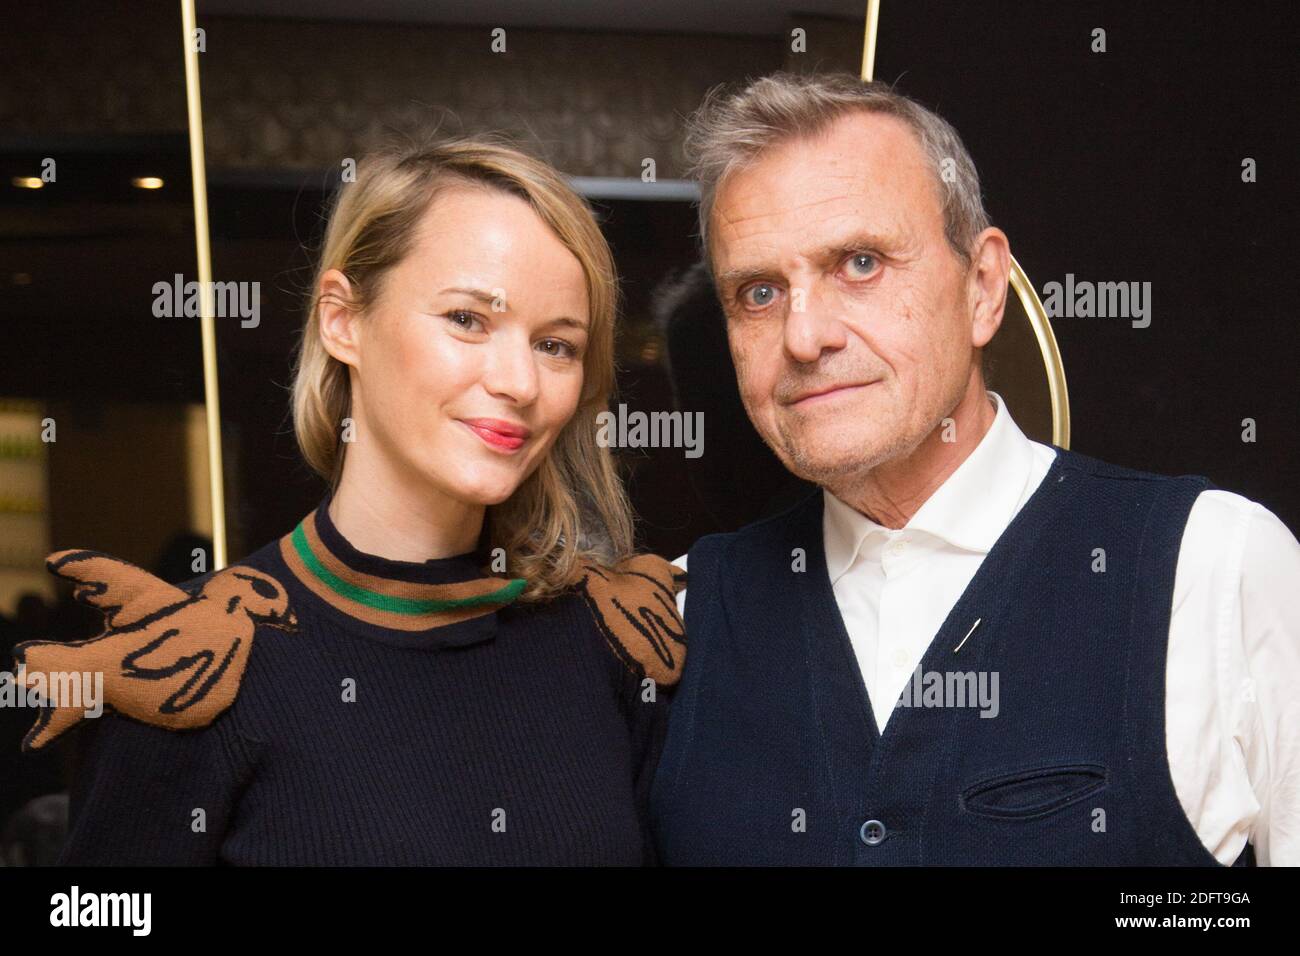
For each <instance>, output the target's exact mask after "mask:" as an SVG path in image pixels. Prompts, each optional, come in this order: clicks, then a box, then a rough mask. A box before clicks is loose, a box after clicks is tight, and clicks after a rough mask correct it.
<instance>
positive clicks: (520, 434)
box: [460, 418, 532, 451]
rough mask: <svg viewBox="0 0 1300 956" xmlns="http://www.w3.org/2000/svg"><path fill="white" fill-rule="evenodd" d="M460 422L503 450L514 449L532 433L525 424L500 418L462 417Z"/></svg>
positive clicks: (493, 445)
mask: <svg viewBox="0 0 1300 956" xmlns="http://www.w3.org/2000/svg"><path fill="white" fill-rule="evenodd" d="M460 422H461V423H462V424H464V425H465V426H466V427H467V428H469V430H470V431H472V432H473V433H474V434H475V435H478V437H479V438H481V439H483V441H485V442H486V443H487V444H488V445H490V446H492V447H493V448H499V449H501V450H502V451H514V450H515V449H517V448H519V447H520V446H522V445H523V443H524V442H525V441H526V440H527V439H528V436H529V435H531V434H532V432H531V430H530V429H528V428H525V427H524V426H523V425H519V424H516V423H515V422H508V421H505V420H503V419H500V418H462V419H460Z"/></svg>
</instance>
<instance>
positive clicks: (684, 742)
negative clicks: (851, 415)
mask: <svg viewBox="0 0 1300 956" xmlns="http://www.w3.org/2000/svg"><path fill="white" fill-rule="evenodd" d="M1207 487H1210V484H1209V482H1208V481H1207V480H1206V479H1204V478H1197V477H1181V478H1166V477H1162V476H1158V475H1151V474H1144V473H1141V472H1137V471H1132V470H1129V469H1124V468H1118V467H1115V466H1111V465H1107V464H1105V463H1103V462H1099V461H1097V460H1095V459H1092V458H1088V457H1086V456H1083V455H1078V454H1075V453H1072V452H1068V451H1064V450H1061V451H1059V452H1058V456H1057V459H1056V461H1055V462H1054V463H1053V465H1052V468H1051V470H1050V471H1049V472H1048V474H1047V476H1046V477H1045V478H1044V479H1043V482H1042V484H1041V485H1040V486H1039V488H1038V489H1037V490H1036V491H1035V492H1034V494H1033V495H1032V496H1031V497H1030V499H1029V500H1028V501H1027V502H1026V503H1025V505H1024V507H1023V508H1022V509H1021V510H1020V512H1019V513H1018V514H1017V515H1016V517H1015V519H1014V520H1013V521H1012V522H1011V524H1010V525H1009V527H1008V528H1007V529H1006V531H1005V532H1004V533H1003V534H1002V536H1001V537H1000V538H999V539H998V541H997V542H996V544H995V545H994V547H993V549H992V550H991V551H990V553H989V554H988V556H987V557H986V558H985V559H984V562H983V563H982V564H981V566H980V568H979V571H978V572H977V573H976V575H975V577H974V578H973V579H972V580H971V582H970V584H969V586H968V587H967V588H966V590H965V592H964V593H963V594H962V596H961V597H960V599H959V600H958V601H957V603H956V605H955V606H954V607H953V609H952V611H951V613H950V614H949V616H948V618H947V620H946V621H945V623H944V624H943V625H942V627H941V628H940V629H939V631H938V633H937V634H936V636H935V639H934V641H933V643H932V644H931V645H930V647H929V648H928V649H927V651H926V653H925V656H924V658H923V660H922V661H921V665H920V670H921V673H922V675H928V674H939V675H943V678H942V679H943V680H944V681H946V680H947V677H946V675H947V674H949V673H970V674H972V675H973V676H974V677H975V679H976V680H978V678H979V675H984V677H985V680H986V684H985V686H986V688H990V687H991V683H990V682H991V675H993V674H996V675H997V676H998V694H997V711H996V715H995V716H990V717H985V716H982V714H983V713H985V712H987V713H992V712H993V711H992V709H991V708H988V707H983V706H974V703H975V702H974V701H971V702H969V703H968V704H967V706H952V704H954V703H957V701H949V702H948V704H949V705H948V706H938V707H926V706H922V704H923V702H924V698H923V696H918V697H915V698H913V699H912V701H911V702H910V706H900V707H897V708H896V709H895V710H894V712H893V713H892V714H891V716H890V718H889V721H888V723H887V724H886V725H885V729H884V732H883V733H880V732H878V731H877V725H876V721H875V719H874V716H873V712H872V707H871V702H870V701H869V700H868V696H867V692H866V689H865V685H864V683H863V681H862V678H861V676H860V673H859V671H858V665H857V661H856V657H855V655H854V654H853V649H852V646H851V644H850V641H849V637H848V634H847V633H846V631H845V628H844V623H843V620H842V618H841V617H840V614H839V611H838V608H837V606H836V602H835V595H834V593H833V591H832V589H831V584H830V580H829V578H828V576H827V572H826V565H825V554H824V551H823V541H822V500H823V499H822V495H821V494H820V493H817V494H816V495H813V496H812V497H810V498H809V499H808V500H807V501H805V502H804V503H802V504H801V505H798V506H796V507H795V508H793V509H792V510H790V511H789V512H787V513H785V514H784V515H780V516H778V517H776V518H773V519H770V520H768V521H765V522H761V523H759V524H756V525H751V526H750V527H749V528H746V529H744V530H742V531H740V532H737V533H735V534H731V535H713V536H709V537H706V538H703V539H701V540H700V541H699V542H697V543H696V545H695V547H693V548H692V549H691V553H690V558H689V567H690V575H691V585H690V588H689V589H688V590H687V604H686V627H687V631H688V633H689V634H690V640H691V656H690V659H689V661H688V663H687V666H686V669H685V673H684V675H683V678H682V681H681V683H680V685H679V686H678V688H677V693H676V699H675V701H674V704H673V709H674V712H673V717H672V721H671V724H670V727H669V730H668V734H667V740H666V743H665V745H664V751H663V759H662V761H661V763H660V766H659V772H658V776H657V779H656V780H655V784H654V787H653V790H652V797H651V809H652V820H653V822H654V824H655V831H656V836H657V838H658V841H659V848H660V851H661V856H662V859H663V862H665V863H667V864H669V865H737V864H750V865H753V864H780V865H789V864H802V865H832V864H833V865H858V866H878V865H912V866H916V865H934V864H941V865H942V864H962V865H993V864H1007V865H1019V866H1026V865H1042V864H1054V865H1072V866H1073V865H1093V866H1097V865H1110V864H1123V865H1164V866H1169V865H1208V866H1213V865H1217V862H1216V860H1215V859H1214V857H1213V856H1212V855H1211V854H1210V853H1209V851H1208V850H1206V849H1205V847H1204V846H1203V845H1202V844H1201V842H1200V839H1199V838H1198V836H1197V834H1196V832H1195V830H1194V829H1193V827H1192V825H1191V823H1190V822H1189V821H1188V819H1187V816H1186V814H1185V813H1184V812H1183V810H1182V807H1181V805H1180V804H1179V802H1178V797H1177V794H1176V792H1175V791H1174V786H1173V782H1172V780H1171V778H1170V773H1169V764H1168V757H1167V754H1166V749H1165V748H1166V745H1165V653H1166V649H1167V644H1168V633H1169V615H1170V606H1171V603H1172V593H1173V582H1174V573H1175V569H1176V565H1177V561H1178V552H1179V546H1180V542H1181V539H1182V534H1183V528H1184V526H1185V525H1186V521H1187V516H1188V513H1189V512H1190V510H1191V507H1192V504H1193V502H1194V501H1195V499H1196V497H1197V495H1199V494H1200V493H1201V491H1203V490H1205V489H1206V488H1207ZM1098 548H1100V549H1104V551H1105V557H1106V568H1105V571H1104V572H1101V571H1098V570H1097V565H1096V563H1095V562H1096V558H1097V554H1096V552H1095V549H1098ZM799 549H802V551H803V553H804V554H805V555H806V556H807V560H806V569H805V570H794V569H792V563H793V562H794V560H795V555H796V553H797V551H798V550H799ZM913 573H918V572H913ZM977 620H978V621H979V622H980V624H979V627H978V628H976V629H975V630H974V631H973V632H972V631H971V630H970V629H971V627H972V625H973V624H974V622H975V621H977ZM967 635H969V638H968V639H967V640H966V643H964V644H963V643H962V642H963V639H965V638H966V636H967ZM959 645H960V647H961V649H960V651H958V650H957V648H958V646H959ZM922 680H924V677H922ZM872 821H874V823H872ZM869 823H871V826H867V825H868V824H869ZM1251 858H1252V855H1251V853H1250V848H1249V847H1247V851H1246V853H1244V854H1243V858H1242V862H1249V860H1250V859H1251Z"/></svg>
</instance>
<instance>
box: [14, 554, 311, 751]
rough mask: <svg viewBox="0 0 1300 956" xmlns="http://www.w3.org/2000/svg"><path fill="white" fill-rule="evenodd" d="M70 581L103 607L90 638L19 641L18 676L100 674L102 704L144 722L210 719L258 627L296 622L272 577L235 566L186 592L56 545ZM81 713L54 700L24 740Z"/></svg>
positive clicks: (50, 735)
mask: <svg viewBox="0 0 1300 956" xmlns="http://www.w3.org/2000/svg"><path fill="white" fill-rule="evenodd" d="M45 566H46V568H47V569H48V570H49V571H50V573H51V574H54V575H56V576H57V577H60V578H63V579H65V580H67V581H71V582H73V584H74V585H75V589H74V596H75V597H76V599H77V600H78V601H80V602H81V603H83V604H86V605H89V606H90V607H94V608H98V609H99V610H101V611H103V612H104V631H103V632H102V633H101V634H99V635H98V636H96V637H92V638H90V639H89V640H86V641H78V642H74V643H65V642H62V641H26V642H24V643H22V644H19V645H17V646H16V647H15V648H14V660H15V664H16V666H17V671H18V672H17V679H18V683H19V684H20V685H22V686H26V687H30V686H32V685H33V682H34V681H38V680H39V678H37V677H36V675H44V682H45V686H47V687H52V686H54V681H55V680H56V678H54V675H56V674H60V673H62V674H67V673H102V674H103V675H104V703H105V704H107V705H108V706H109V707H111V708H112V710H113V711H115V712H117V713H120V714H125V715H126V716H128V717H132V718H134V719H136V720H139V721H143V722H144V723H148V724H153V725H155V726H158V727H165V728H167V729H170V730H183V729H187V728H193V727H203V726H206V725H207V724H210V723H211V722H212V721H213V720H215V719H216V718H217V716H218V715H219V714H221V712H222V711H224V710H225V709H226V708H227V707H229V706H230V705H231V704H232V703H234V700H235V695H236V693H237V692H238V690H239V682H240V680H241V679H242V677H243V674H244V666H245V665H246V664H247V663H248V655H249V651H250V650H251V649H252V644H253V633H254V631H255V630H256V628H257V627H258V626H259V625H269V626H272V627H279V628H282V629H286V630H288V629H293V628H295V627H296V626H297V620H296V618H295V617H294V615H293V612H292V610H291V609H290V608H289V598H288V595H287V594H286V593H285V590H284V588H283V587H282V586H281V585H280V583H279V582H278V581H276V580H275V579H274V578H272V577H271V576H270V575H267V574H263V573H262V572H261V571H255V570H253V569H252V568H249V567H242V566H240V565H232V566H231V567H228V568H224V569H222V570H221V571H218V572H216V573H215V574H213V575H212V576H211V577H209V578H208V579H207V580H206V581H204V582H203V583H202V586H201V587H200V589H199V590H198V591H196V592H195V593H193V594H190V593H188V592H186V591H183V590H181V589H180V588H178V587H175V586H174V585H171V584H168V583H166V582H165V581H162V580H161V579H159V578H157V577H155V576H154V575H152V574H150V573H148V572H147V571H145V570H143V569H141V568H138V567H136V566H135V565H133V564H131V563H129V562H127V561H122V560H119V559H118V558H114V557H112V556H110V555H107V554H102V553H100V552H98V551H59V552H56V553H54V554H51V555H50V556H49V558H47V559H46V562H45ZM83 719H84V707H83V706H81V705H76V706H74V705H73V703H72V702H69V701H61V700H55V701H50V702H47V703H46V705H45V706H44V707H43V708H42V709H41V714H40V716H39V717H38V718H37V720H36V724H35V725H34V726H33V727H32V729H31V730H30V731H28V733H27V736H26V737H25V738H24V739H23V749H24V750H39V749H40V748H42V747H44V746H46V745H47V744H49V743H50V742H51V741H53V740H55V739H57V738H58V737H60V736H61V735H63V734H64V733H66V732H67V731H68V730H70V729H72V728H73V727H75V726H76V725H77V724H78V723H80V722H81V721H82V720H83Z"/></svg>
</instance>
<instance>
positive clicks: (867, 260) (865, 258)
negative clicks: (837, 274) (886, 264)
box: [849, 252, 876, 275]
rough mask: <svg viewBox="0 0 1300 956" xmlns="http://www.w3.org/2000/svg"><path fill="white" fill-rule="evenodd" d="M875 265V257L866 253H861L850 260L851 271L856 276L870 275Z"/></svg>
mask: <svg viewBox="0 0 1300 956" xmlns="http://www.w3.org/2000/svg"><path fill="white" fill-rule="evenodd" d="M875 265H876V259H875V256H869V255H867V254H866V253H865V252H860V253H858V254H857V255H856V256H852V257H851V258H850V259H849V271H850V272H852V273H855V274H856V275H868V274H870V272H871V270H872V269H873V268H875Z"/></svg>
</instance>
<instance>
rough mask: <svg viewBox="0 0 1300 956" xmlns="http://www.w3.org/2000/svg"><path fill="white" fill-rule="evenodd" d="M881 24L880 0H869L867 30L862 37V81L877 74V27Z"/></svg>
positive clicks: (868, 81) (867, 81) (869, 80)
mask: <svg viewBox="0 0 1300 956" xmlns="http://www.w3.org/2000/svg"><path fill="white" fill-rule="evenodd" d="M879 24H880V0H867V30H866V33H865V34H864V35H863V38H862V82H864V83H870V82H871V80H872V78H873V77H875V75H876V29H877V27H878V26H879Z"/></svg>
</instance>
